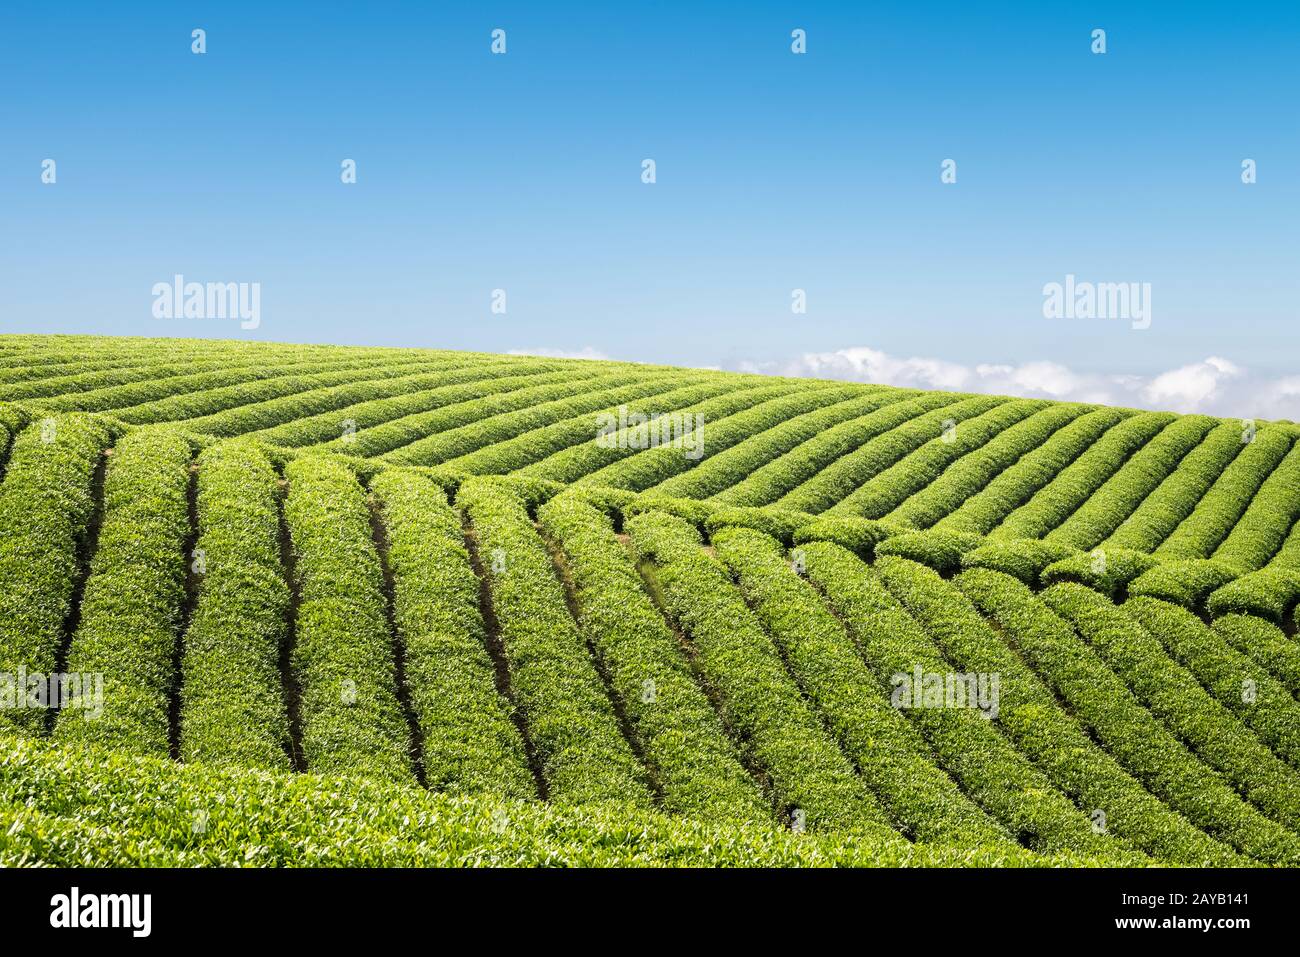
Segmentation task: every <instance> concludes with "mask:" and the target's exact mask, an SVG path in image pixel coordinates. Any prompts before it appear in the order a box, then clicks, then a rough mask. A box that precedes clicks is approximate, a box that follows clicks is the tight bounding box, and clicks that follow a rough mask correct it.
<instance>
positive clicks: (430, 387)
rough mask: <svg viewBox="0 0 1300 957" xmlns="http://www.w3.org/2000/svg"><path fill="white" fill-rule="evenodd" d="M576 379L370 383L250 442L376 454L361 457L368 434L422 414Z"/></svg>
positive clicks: (492, 372)
mask: <svg viewBox="0 0 1300 957" xmlns="http://www.w3.org/2000/svg"><path fill="white" fill-rule="evenodd" d="M575 379H578V380H579V381H581V377H579V376H575V375H574V373H573V372H572V371H571V370H567V369H559V370H556V369H554V367H553V366H552V367H550V368H549V369H548V367H547V366H545V365H541V364H539V365H537V366H532V367H527V366H505V365H503V366H500V367H495V366H494V367H488V366H477V367H476V368H474V369H473V370H472V371H471V370H464V371H460V370H458V371H457V372H456V373H435V374H433V375H420V376H414V377H412V378H411V379H410V380H407V381H406V382H405V385H406V386H416V387H417V388H404V387H403V380H402V379H395V380H391V381H385V382H381V383H371V384H369V387H367V388H365V389H361V390H358V391H357V392H356V393H354V394H352V395H349V396H348V397H347V398H346V400H345V401H346V403H347V404H341V405H339V407H338V408H336V409H330V410H328V411H325V412H317V413H314V414H311V415H306V416H302V417H299V418H295V419H291V420H290V421H288V422H283V423H281V424H280V425H273V426H271V427H270V428H266V429H259V430H257V431H256V432H252V433H249V438H254V439H257V440H258V441H261V442H265V443H267V444H268V445H276V446H281V447H284V448H299V447H301V446H306V445H322V446H326V447H327V448H328V449H330V450H337V451H339V452H345V453H348V454H353V455H366V454H374V453H369V452H364V451H362V450H361V448H360V446H361V441H362V439H363V438H364V437H365V433H366V432H367V431H368V430H370V429H373V428H375V427H377V426H381V425H385V424H387V423H389V422H393V421H396V420H397V419H400V418H404V417H406V416H410V415H415V414H418V413H429V412H434V411H437V410H439V409H449V408H451V407H453V406H457V405H461V404H468V403H470V402H474V401H476V400H478V399H485V398H488V397H489V396H502V397H504V396H506V395H511V394H512V393H519V392H526V391H529V390H537V391H538V392H540V391H541V389H542V388H543V387H545V386H554V385H558V384H560V383H563V382H569V383H572V382H573V381H574V380H575ZM550 397H551V398H553V397H554V396H550ZM541 401H545V399H543V400H541ZM469 421H473V420H472V419H465V420H463V421H462V422H459V423H457V424H458V425H463V424H465V422H469ZM345 423H350V424H352V425H353V427H354V428H355V433H354V434H353V435H352V436H346V435H345V434H344V428H343V426H344V424H345ZM334 443H337V446H336V445H335V444H334ZM380 451H386V450H385V449H380Z"/></svg>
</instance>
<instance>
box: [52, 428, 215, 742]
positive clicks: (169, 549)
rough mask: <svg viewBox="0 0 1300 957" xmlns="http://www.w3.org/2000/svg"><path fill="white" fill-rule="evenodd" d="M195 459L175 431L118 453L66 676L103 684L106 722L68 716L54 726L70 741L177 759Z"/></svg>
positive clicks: (154, 433)
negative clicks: (174, 724)
mask: <svg viewBox="0 0 1300 957" xmlns="http://www.w3.org/2000/svg"><path fill="white" fill-rule="evenodd" d="M191 454H192V453H191V449H190V446H189V443H188V442H187V441H186V440H185V439H184V438H183V437H182V436H181V435H180V434H179V433H177V432H175V431H173V430H170V429H140V430H138V431H135V432H130V433H128V434H127V435H125V436H123V437H122V439H121V440H120V441H119V442H118V443H117V445H116V446H115V447H114V449H113V454H112V457H111V458H110V459H109V462H108V466H107V474H106V476H105V479H104V504H103V522H102V525H101V526H100V530H99V535H98V538H97V544H96V549H95V554H94V556H93V558H92V560H91V565H90V577H89V579H87V581H86V588H85V592H84V594H83V596H82V600H81V612H80V621H79V624H78V627H77V631H76V634H74V635H73V636H72V643H71V646H70V647H69V651H68V663H67V669H66V670H67V671H68V672H69V673H70V674H79V675H84V674H96V673H98V674H102V675H103V686H102V692H103V703H102V713H99V714H94V713H93V712H92V711H90V710H85V709H83V710H82V712H81V713H77V712H76V711H65V712H62V713H61V714H60V716H59V720H58V723H57V724H56V725H55V736H56V737H57V738H59V739H61V740H64V741H95V742H99V743H101V744H104V745H108V746H110V747H114V748H122V749H125V750H129V751H133V752H138V753H141V754H154V755H158V756H160V757H166V756H167V755H168V754H169V753H170V748H171V739H170V720H169V709H170V700H171V699H170V695H171V694H172V692H173V690H174V689H175V686H176V683H177V678H178V676H177V674H176V673H175V664H174V658H173V656H174V655H175V652H176V640H177V629H178V628H179V627H180V625H181V609H182V603H183V601H184V597H185V573H186V564H187V559H186V557H185V543H186V541H187V539H188V538H189V535H190V520H189V487H190V459H191Z"/></svg>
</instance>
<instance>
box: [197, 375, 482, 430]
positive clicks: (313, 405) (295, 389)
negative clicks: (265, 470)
mask: <svg viewBox="0 0 1300 957" xmlns="http://www.w3.org/2000/svg"><path fill="white" fill-rule="evenodd" d="M412 368H421V369H425V370H428V371H430V372H433V373H438V374H440V375H441V376H451V377H461V376H464V377H471V378H472V377H473V376H474V375H475V372H474V371H473V370H474V367H473V366H467V365H466V364H465V363H447V362H443V363H423V364H420V365H419V366H415V365H414V364H407V365H405V366H402V367H393V366H381V367H379V368H378V369H376V370H373V371H372V372H368V373H367V374H366V375H364V376H358V375H356V374H355V373H353V374H352V375H351V376H343V375H333V374H331V375H316V376H310V377H306V376H304V377H301V378H298V377H295V378H294V379H293V380H268V381H266V382H258V383H254V384H252V385H251V386H245V387H243V388H242V389H240V390H238V391H237V392H232V393H217V394H214V395H212V396H204V395H198V396H194V397H193V398H192V399H191V400H190V401H191V402H193V404H194V405H195V406H202V405H206V406H209V407H214V408H217V409H219V411H216V412H212V413H210V414H204V415H197V416H193V417H189V418H185V419H183V420H181V421H183V422H184V426H185V429H186V430H187V431H189V432H191V433H193V434H196V435H209V436H215V437H218V438H228V437H230V436H243V435H246V434H248V433H250V432H256V431H258V430H260V429H265V428H268V427H270V426H274V425H279V424H281V423H283V422H287V421H289V420H290V419H293V418H295V417H298V416H302V415H310V414H312V413H315V412H325V411H329V410H331V409H333V408H335V407H336V406H337V405H338V404H339V403H340V402H347V401H350V400H351V397H352V396H355V395H357V394H358V390H361V389H366V388H368V387H369V386H375V385H377V384H379V383H382V382H383V381H384V380H385V379H387V378H389V377H391V376H393V375H394V374H402V373H405V372H408V371H410V370H411V369H412ZM174 412H175V409H174V408H173V409H172V410H171V413H172V414H174Z"/></svg>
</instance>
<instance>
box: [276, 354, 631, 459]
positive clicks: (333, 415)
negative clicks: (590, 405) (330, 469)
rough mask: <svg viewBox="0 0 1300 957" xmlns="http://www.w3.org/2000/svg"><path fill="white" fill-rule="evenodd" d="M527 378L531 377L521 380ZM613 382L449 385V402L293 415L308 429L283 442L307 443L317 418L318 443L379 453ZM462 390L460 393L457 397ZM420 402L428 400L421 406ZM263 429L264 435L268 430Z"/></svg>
mask: <svg viewBox="0 0 1300 957" xmlns="http://www.w3.org/2000/svg"><path fill="white" fill-rule="evenodd" d="M527 379H532V380H535V381H531V382H530V381H526V380H527ZM618 381H620V379H618V378H613V377H610V378H606V377H603V376H591V377H584V376H582V375H580V374H576V373H572V372H567V371H565V372H557V373H546V374H543V375H537V376H528V377H525V381H522V382H518V383H517V382H516V380H515V379H514V378H510V379H499V380H495V381H493V382H489V383H487V384H485V385H482V384H477V383H476V384H474V385H465V386H454V387H452V389H451V390H450V393H449V394H450V395H451V396H452V397H454V398H453V401H452V402H451V403H450V404H446V405H444V404H443V402H442V396H434V395H433V393H432V392H427V393H422V394H421V395H420V396H419V397H407V398H395V399H380V400H378V401H376V402H375V403H373V404H372V403H368V402H367V403H363V404H362V405H361V406H358V407H356V408H355V410H350V409H339V410H336V411H332V412H329V413H325V414H323V415H322V416H319V417H309V418H306V419H301V420H298V421H301V422H304V423H306V428H307V430H308V432H306V433H298V432H296V431H290V432H289V434H288V435H285V436H283V438H284V439H288V440H289V441H287V442H285V444H287V445H299V444H304V445H305V444H310V443H306V442H303V443H300V442H299V441H298V440H299V438H301V437H302V436H303V435H305V434H319V432H320V429H321V424H320V422H319V421H318V419H320V420H323V422H324V426H325V427H326V428H328V429H329V430H330V434H329V436H328V438H327V439H326V440H325V441H324V442H323V443H322V445H321V447H322V448H323V449H326V450H329V451H335V452H343V453H345V454H347V455H356V456H363V457H370V456H380V455H383V454H384V453H385V452H391V451H393V450H394V449H398V448H402V447H403V446H407V445H410V444H411V443H413V442H415V441H417V440H418V439H421V438H424V437H426V436H430V435H435V434H438V433H442V432H450V431H452V430H453V429H459V428H462V427H464V426H469V425H473V424H474V423H475V422H482V421H485V420H488V419H492V418H495V417H497V416H501V415H505V414H507V413H510V412H518V411H520V410H521V409H527V408H529V407H531V406H535V405H541V404H542V403H546V402H554V401H556V400H558V399H566V398H570V397H572V396H575V395H580V394H581V393H582V392H584V391H587V390H589V389H596V388H604V387H606V386H608V385H609V383H611V382H618ZM479 390H482V392H483V394H482V395H479V396H477V397H475V396H474V395H472V393H473V392H476V391H479ZM462 392H463V393H465V395H464V397H463V398H462V397H461V393H462ZM426 397H427V398H426ZM431 400H432V401H431ZM424 403H430V404H429V405H428V407H426V406H425V405H424ZM352 411H356V412H357V415H355V416H354V415H352ZM345 418H353V419H354V420H355V421H356V423H357V431H356V433H355V434H354V435H352V436H347V437H345V436H343V435H340V434H339V433H340V431H341V428H342V423H343V420H344V419H345ZM294 426H295V422H287V423H285V424H284V425H282V426H279V427H277V429H276V430H273V431H274V432H275V433H276V434H277V435H280V432H279V430H280V429H286V430H293V429H294ZM264 434H266V435H268V436H269V435H271V434H272V431H268V432H266V433H264ZM277 444H278V443H277Z"/></svg>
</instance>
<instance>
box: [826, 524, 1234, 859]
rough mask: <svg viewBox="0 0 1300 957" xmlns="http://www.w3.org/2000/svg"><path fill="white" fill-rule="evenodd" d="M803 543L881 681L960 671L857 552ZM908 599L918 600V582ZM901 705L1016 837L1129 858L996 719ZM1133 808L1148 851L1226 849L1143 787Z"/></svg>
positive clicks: (1175, 854)
mask: <svg viewBox="0 0 1300 957" xmlns="http://www.w3.org/2000/svg"><path fill="white" fill-rule="evenodd" d="M801 551H802V554H803V559H804V563H805V567H806V571H807V574H808V578H809V580H810V581H811V582H813V583H814V584H815V585H816V586H817V587H818V588H819V589H820V590H821V591H822V593H823V594H824V595H825V597H826V600H827V601H828V602H829V604H830V607H831V608H832V609H833V610H834V611H835V613H836V615H837V616H839V618H840V620H841V621H843V622H844V624H845V626H846V627H847V628H848V629H849V632H850V634H851V635H852V636H853V638H854V640H855V642H856V643H857V645H858V648H859V650H860V653H861V654H862V656H863V659H864V660H865V661H866V663H867V664H868V666H869V667H871V669H872V670H873V671H874V672H875V674H876V676H877V678H878V679H879V680H880V681H882V682H890V683H892V682H894V681H895V680H896V679H895V676H897V675H904V676H913V675H914V674H915V672H916V670H917V669H918V668H919V669H920V670H921V672H922V674H923V675H925V674H935V675H948V674H952V673H954V672H955V671H958V670H960V669H958V668H954V665H953V664H952V663H951V662H950V661H949V660H948V658H947V657H945V655H944V653H943V652H942V651H941V650H940V649H939V647H938V646H937V644H936V641H935V639H933V638H931V636H930V635H929V634H927V632H926V630H925V629H923V628H922V627H921V625H920V624H919V623H918V620H917V618H915V617H913V615H912V614H909V612H908V611H907V610H905V608H904V607H903V605H902V604H901V603H900V602H899V600H898V599H897V598H895V597H894V596H893V595H892V594H891V593H890V592H889V591H888V590H886V588H885V587H884V585H882V584H881V581H880V579H879V576H878V575H877V574H876V573H875V572H874V571H872V570H869V569H868V568H867V566H866V565H865V564H863V562H862V561H861V559H859V558H858V557H857V556H855V555H853V554H851V553H850V552H849V551H848V550H846V549H845V548H843V547H841V546H839V545H836V544H834V543H831V542H813V543H810V544H808V545H805V546H803V547H802V549H801ZM905 573H906V566H905V565H903V564H902V563H899V565H898V567H897V570H896V576H897V575H902V574H905ZM897 584H898V582H897V579H896V581H895V585H896V586H897ZM913 599H914V601H915V600H916V599H917V596H916V593H915V591H913ZM959 650H960V649H959ZM905 713H906V715H907V717H908V718H909V719H910V720H911V721H912V722H913V723H914V724H915V725H916V726H917V728H918V729H920V731H921V733H922V734H923V735H924V736H925V739H926V741H927V742H928V743H929V745H930V747H931V749H932V750H933V751H934V754H935V756H936V758H937V759H938V760H939V762H940V763H941V764H942V765H943V767H944V768H945V769H947V771H948V773H950V774H951V775H952V776H953V778H954V779H955V780H956V781H958V782H959V783H960V784H961V787H962V789H963V791H964V792H965V793H966V794H967V795H968V796H969V797H970V798H971V799H972V800H973V801H975V802H976V803H977V804H978V805H979V806H980V807H982V808H984V810H985V811H986V812H988V813H989V814H990V815H992V816H993V817H994V818H995V819H996V820H998V821H999V822H1000V823H1001V824H1002V825H1003V826H1004V827H1005V828H1006V829H1007V830H1008V831H1010V832H1011V833H1012V834H1013V835H1014V836H1015V837H1016V839H1017V840H1018V841H1020V842H1021V843H1023V844H1025V845H1026V846H1028V847H1032V848H1034V849H1035V850H1038V851H1040V852H1042V853H1057V852H1074V853H1081V854H1088V855H1096V856H1100V857H1103V858H1106V859H1110V860H1116V859H1118V860H1120V861H1125V860H1128V861H1131V860H1132V856H1133V855H1132V853H1131V852H1130V851H1128V850H1127V849H1125V848H1124V847H1123V846H1122V845H1121V844H1117V843H1116V841H1115V840H1114V839H1113V838H1112V837H1110V836H1109V835H1108V834H1106V833H1105V832H1104V831H1100V830H1094V828H1093V824H1092V822H1091V821H1090V820H1089V818H1088V816H1087V814H1086V813H1084V812H1082V811H1081V810H1080V809H1079V808H1078V807H1076V806H1075V805H1074V803H1073V802H1072V800H1071V798H1070V797H1067V796H1066V794H1065V793H1063V792H1062V790H1060V789H1058V786H1057V783H1056V782H1057V781H1060V782H1063V783H1065V784H1066V785H1067V786H1070V787H1073V782H1072V779H1070V778H1063V777H1062V776H1061V775H1060V774H1059V773H1056V774H1055V775H1054V776H1055V779H1056V780H1055V781H1054V780H1053V779H1051V778H1049V777H1048V774H1047V771H1051V770H1052V768H1051V767H1050V766H1048V767H1047V768H1046V769H1044V768H1040V767H1039V766H1038V765H1037V764H1035V763H1034V762H1032V761H1031V760H1030V758H1029V757H1028V756H1027V755H1026V753H1022V752H1021V751H1019V750H1017V748H1016V746H1015V745H1014V744H1013V743H1012V741H1011V740H1009V739H1008V737H1007V735H1006V734H1004V733H1003V731H1001V730H1000V728H999V725H998V723H997V722H996V721H990V720H988V719H987V718H985V717H984V716H983V715H982V714H981V713H980V712H979V711H977V710H974V709H971V708H948V707H936V708H925V707H922V708H909V709H907V710H906V712H905ZM1071 793H1073V792H1071ZM1143 798H1145V801H1143ZM1130 815H1132V816H1134V817H1139V816H1143V815H1145V818H1146V819H1145V820H1144V821H1143V822H1142V823H1143V825H1145V826H1143V827H1142V828H1138V827H1134V828H1133V833H1135V834H1137V833H1146V834H1148V835H1149V837H1150V840H1149V847H1150V848H1151V849H1152V852H1153V853H1157V852H1158V853H1159V854H1160V856H1162V857H1164V858H1166V859H1170V860H1176V861H1183V862H1187V863H1200V862H1202V861H1204V860H1212V859H1213V860H1219V861H1223V860H1224V858H1225V856H1226V857H1227V858H1229V859H1230V858H1231V856H1232V855H1231V854H1226V855H1225V851H1226V849H1224V848H1222V847H1221V846H1220V845H1216V844H1215V842H1213V841H1211V840H1210V839H1209V838H1208V837H1206V836H1205V835H1203V834H1200V833H1199V832H1197V831H1195V830H1194V829H1192V828H1190V827H1188V826H1187V825H1186V823H1184V822H1181V821H1178V820H1177V819H1176V818H1174V822H1175V826H1173V827H1167V826H1164V825H1165V819H1166V818H1169V817H1170V816H1171V815H1169V813H1168V811H1167V809H1165V808H1164V807H1163V806H1162V805H1160V804H1159V802H1157V801H1155V800H1154V799H1153V798H1151V797H1150V796H1149V795H1139V799H1138V801H1136V802H1134V810H1133V811H1131V812H1126V813H1125V814H1124V815H1123V816H1122V818H1121V822H1120V823H1121V825H1123V823H1124V821H1125V820H1127V818H1128V817H1129V816H1130ZM1152 825H1154V826H1152ZM1122 830H1123V827H1122V826H1121V831H1122ZM1216 848H1217V850H1216ZM1216 855H1218V856H1217V857H1216Z"/></svg>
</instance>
